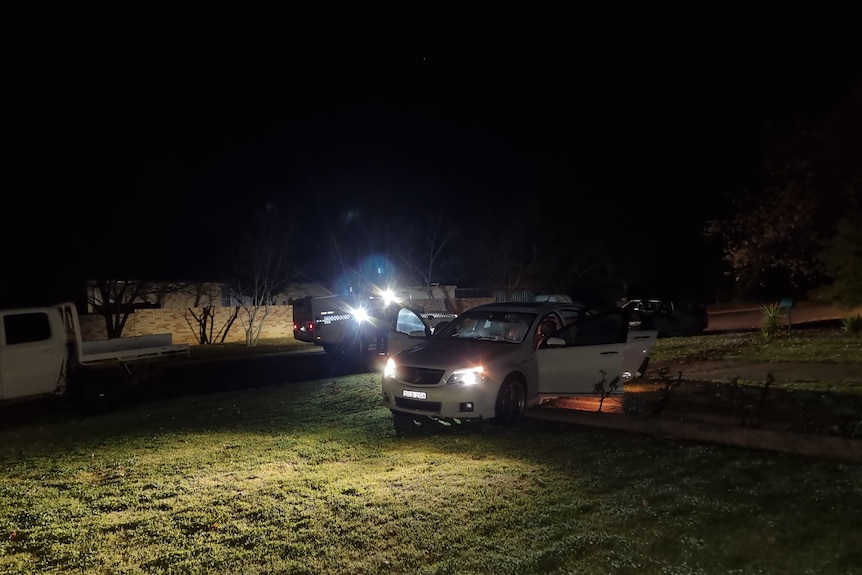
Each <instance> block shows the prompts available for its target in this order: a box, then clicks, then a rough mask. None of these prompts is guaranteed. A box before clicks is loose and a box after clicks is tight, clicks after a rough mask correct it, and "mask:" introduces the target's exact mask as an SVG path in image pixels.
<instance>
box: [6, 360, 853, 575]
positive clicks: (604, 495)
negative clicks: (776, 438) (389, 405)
mask: <svg viewBox="0 0 862 575" xmlns="http://www.w3.org/2000/svg"><path fill="white" fill-rule="evenodd" d="M379 393H380V381H379V376H377V375H376V374H364V375H357V376H350V377H344V378H338V379H336V380H331V381H318V382H309V383H303V384H294V385H281V386H274V387H269V388H261V389H256V390H253V391H242V392H230V393H221V394H212V395H203V396H189V397H181V398H175V399H171V400H165V401H153V402H148V403H138V404H130V405H127V406H125V407H124V408H123V409H122V410H121V411H118V412H115V413H111V414H107V415H103V416H99V417H91V418H83V417H77V416H74V415H71V414H67V415H65V416H61V417H59V418H57V417H54V418H53V419H42V420H39V421H36V422H34V424H33V425H32V426H27V427H17V428H13V429H6V430H2V431H0V469H2V475H0V573H4V574H6V573H8V574H13V573H14V574H27V573H85V574H109V573H110V574H114V573H124V574H144V573H147V574H183V573H195V574H208V573H213V574H216V573H217V574H220V575H222V574H233V573H243V574H258V573H261V574H262V573H267V574H274V573H285V574H287V573H295V574H305V573H307V574H315V575H317V574H323V573H326V574H330V573H333V574H338V573H345V574H346V573H353V574H366V573H368V574H371V573H375V574H376V573H410V574H442V573H458V574H480V573H481V574H486V573H487V574H508V573H524V574H529V573H560V574H562V573H584V574H593V573H594V574H606V573H614V574H653V573H655V574H662V575H664V574H692V573H704V574H711V573H722V574H727V573H736V574H742V573H745V574H752V573H795V574H797V573H798V574H803V573H862V551H860V549H862V511H860V510H862V468H859V467H857V466H851V465H844V464H840V463H834V462H824V461H815V460H810V459H805V458H801V457H792V456H787V455H776V454H772V453H767V452H755V451H748V450H741V449H735V448H727V447H721V446H714V445H700V444H693V443H684V442H675V441H670V440H659V439H648V438H645V437H640V436H631V435H625V434H618V433H609V432H601V431H597V430H594V429H583V428H574V427H571V426H566V425H561V424H551V423H542V422H538V421H532V420H528V421H526V422H524V424H523V425H521V426H519V427H518V428H516V429H505V428H498V427H496V426H493V425H482V424H475V423H470V424H467V423H464V424H460V425H459V424H457V423H451V422H450V425H442V424H434V425H433V426H432V427H431V429H428V428H427V426H422V427H420V428H417V431H416V432H415V433H410V434H407V435H398V434H396V433H395V431H394V428H393V425H392V421H391V417H390V414H389V412H388V411H387V410H386V409H385V408H384V407H382V406H381V405H380V403H379Z"/></svg>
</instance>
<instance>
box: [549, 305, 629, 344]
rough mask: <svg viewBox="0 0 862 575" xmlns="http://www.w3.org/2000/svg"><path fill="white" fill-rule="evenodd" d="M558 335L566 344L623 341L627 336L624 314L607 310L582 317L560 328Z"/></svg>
mask: <svg viewBox="0 0 862 575" xmlns="http://www.w3.org/2000/svg"><path fill="white" fill-rule="evenodd" d="M558 337H561V338H563V339H564V340H565V341H566V345H567V346H578V345H605V344H612V343H624V342H625V341H626V337H627V324H626V321H625V315H624V314H621V313H615V312H609V313H606V314H597V315H591V316H589V317H582V318H580V319H579V320H578V322H577V323H573V324H569V325H567V326H565V327H564V328H563V329H561V330H560V333H559V334H558Z"/></svg>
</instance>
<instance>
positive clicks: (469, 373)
mask: <svg viewBox="0 0 862 575" xmlns="http://www.w3.org/2000/svg"><path fill="white" fill-rule="evenodd" d="M484 380H485V369H484V368H483V367H482V366H481V365H477V366H476V367H468V368H466V369H456V370H455V371H453V372H452V375H450V376H449V379H448V380H446V383H447V384H450V385H451V384H461V385H475V384H477V383H479V382H481V381H484Z"/></svg>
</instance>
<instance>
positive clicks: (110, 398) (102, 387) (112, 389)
mask: <svg viewBox="0 0 862 575" xmlns="http://www.w3.org/2000/svg"><path fill="white" fill-rule="evenodd" d="M124 389H125V386H124V385H123V382H122V381H121V380H120V379H119V378H118V377H115V376H114V375H111V374H107V373H100V374H92V375H90V376H88V377H87V378H86V379H84V380H83V381H80V382H78V385H77V386H76V392H75V402H76V404H77V405H78V408H79V409H80V410H81V411H83V412H84V413H88V414H95V413H105V412H106V411H111V410H112V409H114V408H116V407H117V405H119V404H120V401H121V400H122V397H123V393H124Z"/></svg>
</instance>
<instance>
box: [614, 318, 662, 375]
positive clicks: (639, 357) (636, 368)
mask: <svg viewBox="0 0 862 575" xmlns="http://www.w3.org/2000/svg"><path fill="white" fill-rule="evenodd" d="M657 337H658V331H656V330H654V329H646V328H642V327H630V328H629V330H628V334H627V336H626V351H625V357H624V359H623V379H624V380H626V381H628V380H632V379H637V378H639V377H641V376H643V375H644V374H645V373H646V368H647V364H649V352H650V350H652V346H653V345H655V341H656V338H657Z"/></svg>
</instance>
